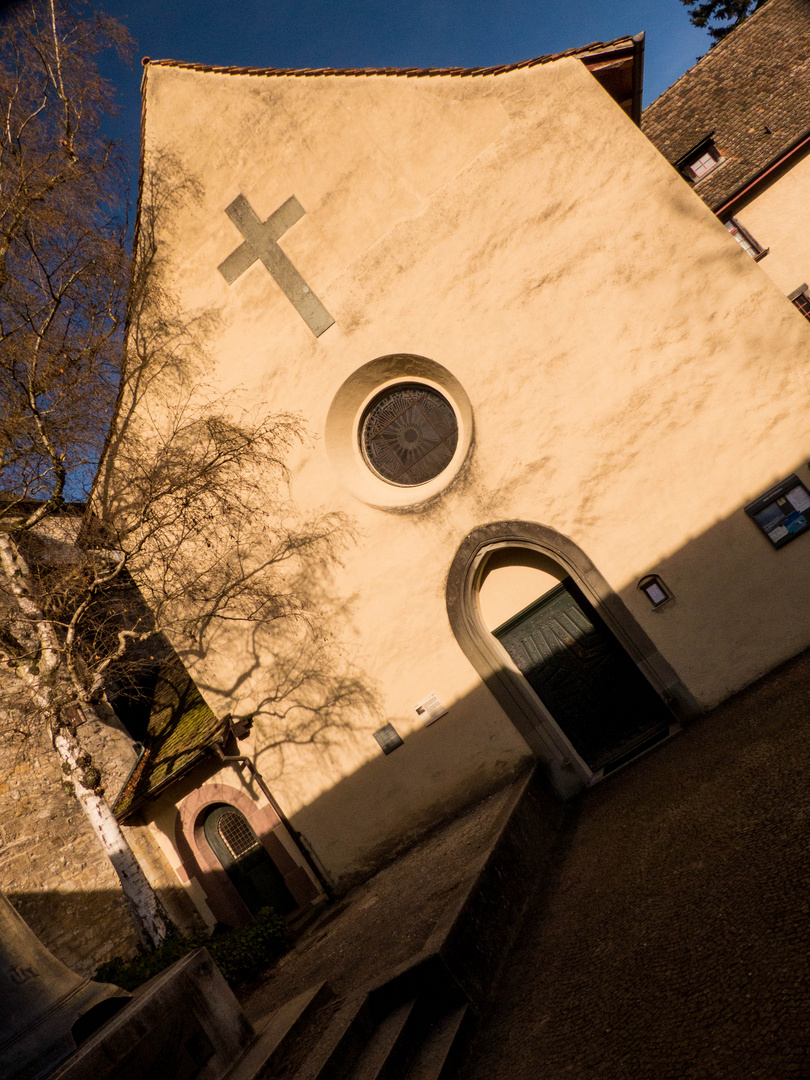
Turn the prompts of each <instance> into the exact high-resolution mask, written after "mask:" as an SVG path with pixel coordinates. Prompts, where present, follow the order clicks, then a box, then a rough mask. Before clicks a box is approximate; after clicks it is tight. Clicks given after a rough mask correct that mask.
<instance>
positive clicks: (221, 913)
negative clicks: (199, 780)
mask: <svg viewBox="0 0 810 1080" xmlns="http://www.w3.org/2000/svg"><path fill="white" fill-rule="evenodd" d="M221 805H228V806H233V807H235V808H236V809H237V810H239V811H240V812H241V813H242V814H243V815H244V817H245V819H246V820H247V821H248V822H249V824H250V826H251V828H252V829H253V831H254V832H255V833H256V836H257V837H258V839H259V842H260V843H261V845H262V847H263V848H264V849H265V851H266V852H267V854H268V855H269V856H270V858H271V859H272V861H273V863H274V864H275V866H276V867H277V868H278V870H279V871H280V873H281V875H282V877H283V879H284V883H285V885H286V887H287V888H288V889H289V891H290V893H291V894H292V895H293V897H294V898H295V901H296V903H297V904H298V910H301V909H303V908H305V907H307V906H309V904H311V903H312V901H313V900H314V899H315V898H316V897H317V896H318V895H319V890H318V888H317V886H316V884H315V883H314V881H313V880H312V877H311V876H310V874H309V873H308V872H307V870H306V867H305V866H304V865H303V862H301V863H299V862H297V861H296V860H295V858H294V857H293V855H292V854H291V853H290V851H289V850H288V848H287V846H285V844H284V843H283V842H282V840H281V839H280V838H279V835H278V833H279V831H280V830H281V829H283V828H284V826H283V824H282V823H281V820H280V818H279V816H278V814H277V813H276V812H275V810H274V809H273V807H272V806H270V805H269V804H268V805H265V806H259V805H257V804H256V803H255V802H254V801H253V800H252V799H251V798H249V797H248V796H247V795H246V794H245V793H244V792H243V791H239V790H238V789H237V788H233V787H230V786H229V785H227V784H203V785H202V786H201V787H199V788H197V789H196V790H195V791H192V792H191V794H190V795H189V796H188V797H187V798H186V799H184V800H183V802H182V803H181V804H180V806H179V807H178V809H177V818H176V820H175V846H176V848H177V851H178V854H179V855H180V858H181V860H182V864H181V866H180V868H178V875H179V876H180V877H181V878H182V879H184V880H190V879H192V878H196V879H197V881H198V882H199V884H200V885H201V887H202V889H203V892H204V893H205V899H206V903H207V904H208V907H209V908H210V910H211V913H212V914H213V915H214V917H215V918H216V919H217V920H218V921H219V922H222V923H224V924H225V925H226V926H239V925H242V924H244V923H247V922H249V921H250V919H251V917H252V916H251V914H250V911H249V910H248V908H247V906H246V904H245V903H244V901H243V899H242V897H241V896H240V895H239V892H238V891H237V889H236V888H235V886H234V885H233V883H232V882H231V880H230V879H229V877H228V875H227V873H226V872H225V870H224V869H223V867H222V864H221V862H220V861H219V859H218V858H217V856H216V854H215V853H214V851H213V850H212V849H211V845H210V844H209V843H208V841H207V839H206V837H205V828H204V826H205V818H206V814H207V813H208V811H209V810H210V809H212V808H214V807H215V806H221Z"/></svg>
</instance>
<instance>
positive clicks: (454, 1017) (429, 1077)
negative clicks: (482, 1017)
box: [405, 1002, 470, 1080]
mask: <svg viewBox="0 0 810 1080" xmlns="http://www.w3.org/2000/svg"><path fill="white" fill-rule="evenodd" d="M469 1018H470V1006H469V1005H468V1004H467V1003H466V1002H465V1003H464V1004H463V1005H457V1006H456V1007H455V1008H453V1009H450V1010H449V1011H448V1012H446V1013H444V1014H442V1015H441V1016H439V1017H438V1018H437V1019H436V1020H434V1022H433V1023H432V1024H431V1025H430V1027H429V1028H428V1030H427V1031H426V1032H425V1033H424V1035H423V1038H422V1040H421V1042H420V1045H419V1047H418V1049H417V1050H416V1053H415V1054H414V1056H413V1058H412V1060H411V1063H410V1067H409V1068H408V1071H407V1072H406V1074H405V1077H406V1080H440V1078H441V1077H442V1076H445V1075H446V1072H445V1070H446V1068H447V1067H448V1066H449V1065H451V1064H452V1051H453V1048H454V1044H456V1040H457V1037H458V1036H459V1034H460V1033H461V1031H462V1028H463V1027H464V1022H465V1020H467V1021H468V1026H469Z"/></svg>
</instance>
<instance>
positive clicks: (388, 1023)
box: [349, 998, 418, 1080]
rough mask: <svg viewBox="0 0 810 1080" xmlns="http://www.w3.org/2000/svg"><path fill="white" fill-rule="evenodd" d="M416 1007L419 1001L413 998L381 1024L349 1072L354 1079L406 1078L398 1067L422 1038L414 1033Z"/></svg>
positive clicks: (386, 1017) (381, 1079) (351, 1078)
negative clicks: (415, 1042)
mask: <svg viewBox="0 0 810 1080" xmlns="http://www.w3.org/2000/svg"><path fill="white" fill-rule="evenodd" d="M416 1006H417V1001H416V999H415V998H411V1000H410V1001H405V1002H403V1003H402V1004H401V1005H399V1006H397V1007H396V1008H395V1009H392V1011H391V1012H390V1013H388V1015H387V1016H384V1017H383V1018H382V1019H381V1020H380V1021H379V1023H378V1024H377V1026H376V1027H375V1029H374V1031H373V1032H372V1034H371V1036H370V1038H369V1040H368V1042H367V1043H366V1045H365V1046H364V1047H363V1049H362V1051H361V1053H360V1055H359V1057H358V1058H357V1061H356V1062H355V1063H354V1066H353V1067H352V1069H351V1071H350V1073H349V1078H350V1080H393V1077H394V1076H396V1075H400V1076H401V1075H404V1072H403V1070H401V1069H398V1065H399V1062H401V1061H402V1059H403V1056H406V1055H408V1050H409V1044H410V1043H412V1042H413V1040H414V1038H415V1037H418V1032H414V1030H413V1029H414V1017H415V1016H416V1015H417V1010H416Z"/></svg>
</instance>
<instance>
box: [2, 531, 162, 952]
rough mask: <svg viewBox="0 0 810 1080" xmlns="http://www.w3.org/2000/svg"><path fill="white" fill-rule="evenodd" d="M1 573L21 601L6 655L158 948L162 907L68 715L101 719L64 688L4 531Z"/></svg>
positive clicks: (48, 633) (29, 580) (51, 639)
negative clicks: (73, 711) (77, 711)
mask: <svg viewBox="0 0 810 1080" xmlns="http://www.w3.org/2000/svg"><path fill="white" fill-rule="evenodd" d="M0 571H2V573H1V574H0V579H2V581H3V584H4V585H5V590H4V591H5V592H6V593H7V595H8V596H9V598H13V600H14V601H15V602H16V608H17V613H18V615H17V618H13V619H12V620H11V621H10V626H9V633H7V635H6V639H5V643H4V646H3V649H2V652H3V653H4V654H5V659H6V660H7V661H8V662H9V665H10V667H11V668H12V670H13V671H14V673H15V675H16V676H17V677H18V678H19V679H20V680H21V681H22V683H23V685H24V687H25V689H26V692H27V695H28V698H29V700H30V701H31V703H32V705H33V706H34V708H35V709H37V710H38V712H39V714H40V716H41V717H42V722H44V723H47V724H48V728H49V731H50V735H51V741H52V743H53V745H54V748H55V749H56V752H57V754H58V755H59V758H60V759H61V761H62V763H63V771H64V773H65V776H66V778H67V779H68V780H70V782H71V783H72V785H73V789H74V791H75V793H76V798H77V799H78V800H79V803H80V805H81V807H82V809H83V810H84V812H85V814H86V815H87V819H88V821H89V822H90V825H91V827H92V829H93V831H94V832H95V834H96V836H97V837H98V839H99V843H100V844H101V846H102V847H103V849H104V851H105V853H106V855H107V858H108V859H109V860H110V863H111V864H112V867H113V869H114V870H115V872H116V874H117V875H118V880H119V881H120V882H121V887H122V889H123V891H124V896H125V897H126V900H127V904H128V905H129V909H130V913H131V915H132V919H133V922H134V924H135V928H136V930H137V932H138V936H139V938H140V940H141V942H142V944H144V945H145V946H150V945H158V944H160V942H161V941H163V939H164V938H165V937H166V933H167V922H166V917H165V914H164V912H163V906H162V904H161V903H160V900H159V899H158V897H157V895H156V893H155V891H154V889H153V888H152V886H151V885H150V884H149V881H148V880H147V877H146V875H145V874H144V872H143V869H142V867H141V866H140V864H139V863H138V861H137V859H136V858H135V856H134V854H133V852H132V849H131V848H130V846H129V843H128V842H127V839H126V837H125V836H124V834H123V831H122V829H121V826H120V824H119V823H118V821H117V820H116V818H115V815H114V814H113V812H112V810H111V809H110V807H109V806H108V805H107V802H106V801H105V799H104V791H103V788H102V786H101V775H100V773H99V771H98V769H97V768H96V767H95V765H94V764H93V761H92V758H91V757H90V755H89V754H88V753H87V752H86V751H85V750H84V748H83V747H82V746H81V743H80V741H79V738H78V735H77V732H76V724H75V721H74V720H72V719H71V718H70V717H69V716H68V712H69V706H70V704H71V703H72V702H71V700H70V699H72V701H73V702H75V701H76V698H77V697H79V706H78V707H79V708H81V710H82V711H83V712H84V713H85V714H87V713H88V712H89V713H90V714H91V715H92V716H93V717H94V718H95V719H97V717H95V714H94V711H93V709H92V706H91V705H90V704H89V703H88V702H86V701H83V700H81V697H80V695H77V694H76V693H75V690H76V688H74V687H68V686H67V685H65V677H64V674H63V673H61V672H60V668H61V666H62V662H63V659H64V658H63V656H62V642H61V640H60V635H59V633H58V631H57V628H56V627H55V626H54V625H53V624H52V623H51V622H50V620H49V619H48V617H47V615H46V614H45V612H44V611H43V610H42V607H41V605H40V604H39V603H38V601H37V596H36V589H35V586H34V581H33V577H32V574H31V571H30V568H29V567H28V564H27V563H26V561H25V559H24V558H23V556H22V555H21V554H20V552H19V551H18V549H17V545H16V544H15V542H14V540H13V538H12V537H11V536H10V535H9V534H8V533H3V532H0ZM12 629H13V631H14V632H13V634H12V633H11V630H12ZM12 640H14V641H16V643H17V648H16V649H15V648H13V647H11V646H10V645H9V641H12ZM65 691H67V692H65ZM71 691H72V692H71Z"/></svg>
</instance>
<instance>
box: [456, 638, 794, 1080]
mask: <svg viewBox="0 0 810 1080" xmlns="http://www.w3.org/2000/svg"><path fill="white" fill-rule="evenodd" d="M809 813H810V657H804V658H803V659H801V660H800V661H798V662H794V663H793V664H791V665H790V666H789V667H788V668H786V669H783V671H782V672H780V673H777V674H776V675H772V676H769V677H768V678H767V679H766V680H764V681H763V682H762V683H760V684H759V685H758V686H757V687H754V688H753V689H751V690H749V691H747V692H746V693H744V694H743V695H740V696H739V697H738V698H736V699H735V700H734V701H732V702H730V703H728V704H727V705H725V706H723V707H721V708H720V709H717V710H716V711H715V712H714V713H713V714H711V715H710V716H708V717H705V718H703V719H702V720H700V721H699V722H697V723H696V724H695V725H694V726H693V727H692V728H690V729H689V730H688V731H687V732H686V733H684V734H683V735H682V736H680V737H679V738H677V739H675V740H673V741H672V742H671V743H669V744H667V745H666V746H664V747H661V748H660V749H659V750H658V751H657V752H656V753H655V754H653V755H651V756H649V757H648V758H646V759H645V760H643V761H640V762H637V763H636V764H634V765H632V766H631V767H630V768H628V769H626V770H625V771H624V772H622V773H620V774H618V775H616V776H614V777H613V778H611V779H609V780H608V781H606V782H604V783H603V784H601V785H599V786H598V787H596V788H594V789H593V790H592V791H591V792H589V793H588V795H587V796H586V797H585V798H583V799H582V801H581V802H580V804H579V806H578V807H576V808H574V809H573V810H572V812H571V815H570V817H569V821H568V825H567V827H566V828H565V829H564V832H563V834H562V835H561V837H560V839H559V841H558V850H557V853H556V862H555V868H554V871H553V873H552V875H551V877H550V878H547V880H546V882H545V884H539V885H538V888H537V890H536V892H535V897H534V900H533V903H532V906H531V908H530V911H529V914H528V917H527V920H526V924H525V926H524V930H523V933H522V935H521V937H520V941H519V944H518V947H517V948H516V950H515V951H514V953H513V954H512V956H511V957H510V960H509V962H508V964H507V968H506V972H505V974H504V975H503V977H502V979H501V982H500V984H499V988H498V993H497V994H496V998H495V1001H494V1002H493V1004H492V1007H491V1009H490V1010H489V1011H488V1014H487V1017H486V1018H485V1019H484V1021H483V1023H482V1026H481V1028H480V1029H479V1034H478V1037H477V1039H476V1041H475V1042H474V1044H473V1045H472V1048H471V1050H470V1052H469V1054H468V1056H467V1058H466V1060H465V1061H464V1062H463V1064H462V1066H461V1067H460V1069H459V1071H458V1078H459V1080H501V1078H503V1080H570V1078H572V1077H573V1078H576V1080H598V1078H600V1080H601V1078H605V1080H624V1078H638V1080H653V1078H654V1080H725V1078H728V1080H749V1078H750V1080H753V1078H762V1080H787V1078H796V1077H803V1078H808V1077H810V859H808V852H807V846H808V840H807V833H808V815H809Z"/></svg>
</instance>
